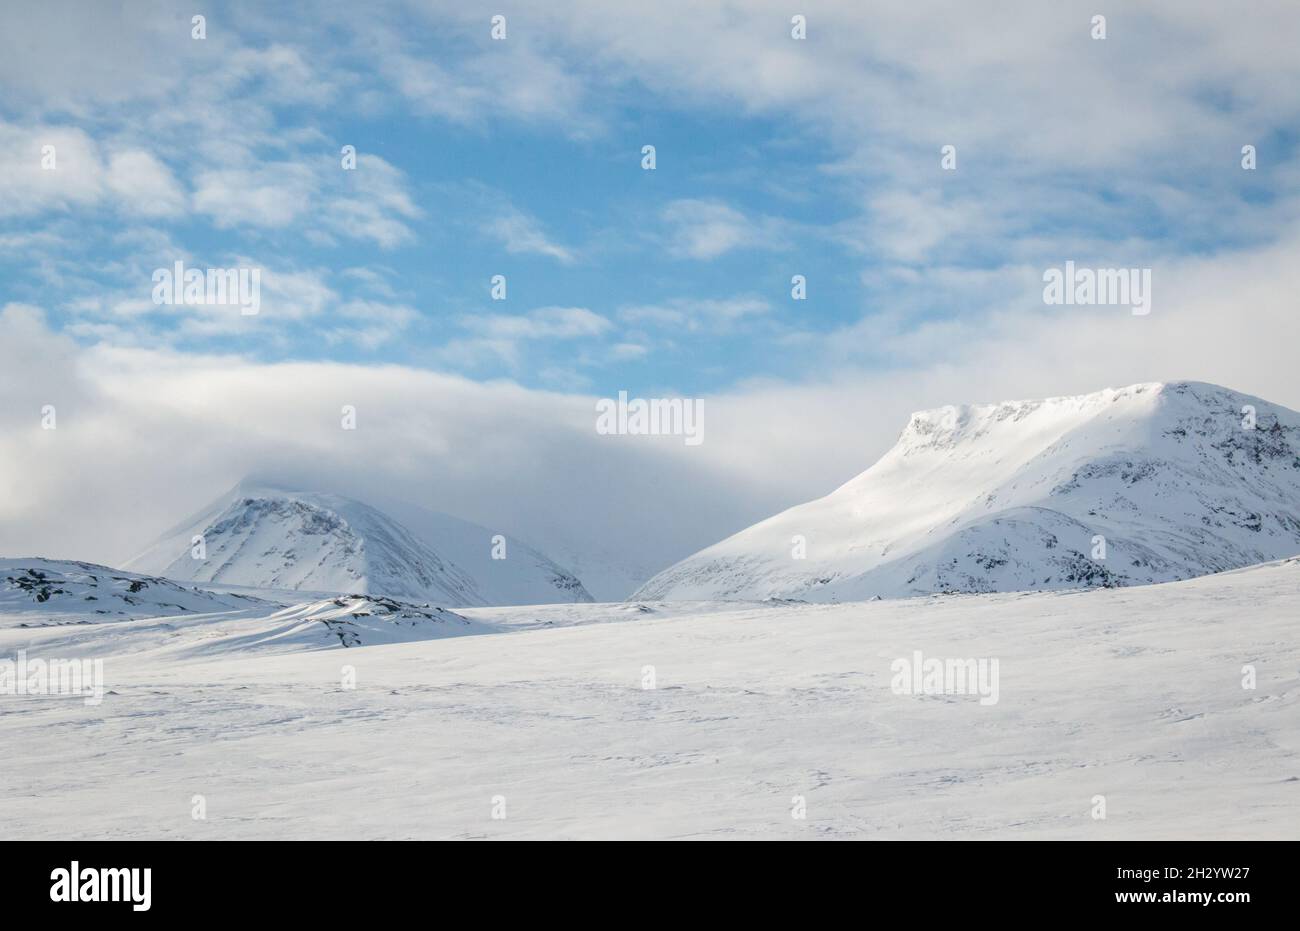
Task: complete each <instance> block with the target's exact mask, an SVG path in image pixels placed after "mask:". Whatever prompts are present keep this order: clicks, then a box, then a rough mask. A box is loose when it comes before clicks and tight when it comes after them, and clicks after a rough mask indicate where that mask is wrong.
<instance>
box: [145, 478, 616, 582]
mask: <svg viewBox="0 0 1300 931" xmlns="http://www.w3.org/2000/svg"><path fill="white" fill-rule="evenodd" d="M403 516H404V517H406V518H409V519H410V520H411V524H412V525H413V529H412V526H408V525H407V524H405V523H399V522H398V521H397V520H394V519H393V518H392V517H389V516H388V515H387V514H384V513H383V512H381V511H379V510H377V509H376V508H373V507H371V506H369V505H367V504H363V503H361V502H359V501H354V500H352V499H350V498H345V497H342V496H339V495H327V494H316V493H308V492H301V491H292V490H287V489H281V488H274V487H268V486H261V485H256V484H252V483H241V484H240V485H238V486H236V488H234V489H233V490H232V491H231V492H229V493H228V494H227V495H225V496H223V497H222V498H220V499H218V501H216V502H215V503H214V504H213V505H212V506H210V507H209V508H208V509H207V510H205V511H204V512H202V513H201V514H199V515H197V516H196V517H194V518H192V519H190V520H188V521H186V522H185V523H184V524H182V525H181V526H180V527H178V528H176V529H175V530H173V531H171V532H169V533H168V534H166V535H164V537H163V538H162V539H161V540H159V541H158V542H157V543H155V544H154V545H153V546H152V547H151V548H150V549H149V550H147V551H146V552H145V553H143V554H141V555H140V556H137V557H136V558H135V559H133V560H131V561H130V562H129V563H128V564H127V565H128V566H129V567H131V568H133V569H141V570H145V571H149V572H155V573H157V574H159V575H163V576H166V577H168V578H174V579H183V580H186V581H192V582H200V583H206V584H212V585H231V586H249V587H255V588H265V589H276V590H289V591H301V592H328V593H335V592H340V593H347V594H370V595H382V596H387V597H390V598H398V599H404V600H409V601H417V602H421V601H436V602H442V603H445V604H448V605H452V606H463V605H486V604H527V603H549V602H557V601H562V602H575V601H590V600H591V596H590V595H589V594H588V593H587V591H586V590H585V589H584V588H583V587H582V583H581V582H580V581H579V580H578V579H577V578H575V577H574V576H573V575H572V574H571V573H569V572H567V571H565V570H564V569H562V568H561V567H559V566H557V565H556V564H555V563H553V562H551V561H550V560H549V559H547V558H546V557H545V556H543V555H542V554H540V553H538V552H537V551H536V550H533V549H531V548H530V547H527V546H525V545H524V544H522V543H518V542H517V541H513V540H510V539H508V538H507V541H506V546H507V550H506V554H507V555H506V558H505V559H492V557H491V549H492V538H493V536H494V533H493V532H492V531H490V530H488V529H487V528H484V527H478V526H476V525H474V524H470V523H468V522H466V521H460V520H457V519H456V518H452V517H448V516H446V515H440V514H433V513H432V512H428V511H423V510H421V509H417V508H407V509H406V511H405V513H404V515H403ZM195 536H202V537H203V542H204V547H205V550H206V553H205V555H204V557H203V558H197V559H196V558H194V556H193V555H192V552H191V540H192V539H193V538H194V537H195Z"/></svg>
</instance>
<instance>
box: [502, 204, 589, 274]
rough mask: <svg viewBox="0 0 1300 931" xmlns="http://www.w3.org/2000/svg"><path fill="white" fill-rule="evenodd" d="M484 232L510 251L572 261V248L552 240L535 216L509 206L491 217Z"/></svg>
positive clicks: (569, 263)
mask: <svg viewBox="0 0 1300 931" xmlns="http://www.w3.org/2000/svg"><path fill="white" fill-rule="evenodd" d="M486 232H487V233H488V235H489V236H491V237H493V238H494V239H496V240H498V241H499V242H500V243H501V244H502V245H503V246H505V249H506V251H507V252H510V253H515V254H518V253H531V254H534V255H545V256H549V257H550V258H553V259H555V260H556V261H558V262H562V263H564V264H565V265H571V264H572V263H573V261H574V254H573V252H572V250H570V249H567V248H565V247H564V246H561V245H559V244H557V243H555V242H553V241H552V240H551V239H550V238H549V237H548V236H547V235H546V232H545V231H544V230H543V229H542V225H541V223H540V222H539V221H538V220H537V218H536V217H532V216H529V215H528V214H526V213H524V212H523V211H521V210H516V209H514V208H509V209H508V210H506V211H505V212H503V213H501V214H499V215H498V216H496V217H493V218H492V219H491V220H490V221H488V224H487V227H486Z"/></svg>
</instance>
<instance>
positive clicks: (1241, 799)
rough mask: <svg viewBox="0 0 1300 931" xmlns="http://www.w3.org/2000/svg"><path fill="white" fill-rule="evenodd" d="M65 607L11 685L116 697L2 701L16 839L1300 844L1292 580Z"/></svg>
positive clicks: (9, 616)
mask: <svg viewBox="0 0 1300 931" xmlns="http://www.w3.org/2000/svg"><path fill="white" fill-rule="evenodd" d="M27 562H31V561H27ZM23 563H24V561H21V560H5V561H4V564H3V566H0V569H3V571H0V580H2V579H3V578H4V577H6V576H8V575H13V574H14V573H15V572H18V571H20V570H19V567H20V564H23ZM67 565H72V564H67ZM53 568H54V567H53V566H52V565H50V564H46V570H51V569H53ZM82 571H85V570H84V569H83V570H82ZM118 575H121V576H123V577H124V578H127V579H128V581H127V582H126V583H121V582H113V583H112V584H114V585H120V584H127V585H128V586H129V584H130V583H129V577H128V576H126V575H125V574H122V573H118ZM149 590H150V591H152V590H153V589H152V587H151V588H150V589H149ZM84 594H85V592H84V591H83V590H80V589H79V590H77V591H76V592H74V593H70V594H69V595H68V597H66V598H62V596H51V597H47V598H46V599H45V600H44V601H40V602H36V601H34V600H33V593H32V592H31V591H29V590H27V589H12V588H11V589H9V590H8V594H7V596H6V599H5V600H4V601H3V604H2V605H0V658H3V657H12V656H13V655H14V654H15V652H16V651H18V650H26V651H27V652H28V653H29V655H40V656H57V657H64V658H68V657H80V656H94V657H102V658H103V659H104V671H105V677H106V680H107V681H106V687H107V689H108V690H109V693H108V694H107V695H105V697H104V700H103V703H102V704H100V705H97V706H88V705H86V704H84V703H83V702H82V701H81V700H80V699H77V698H72V697H47V696H5V697H3V698H0V741H3V745H4V746H5V747H6V749H7V753H8V761H7V763H8V765H7V766H6V772H5V777H4V778H5V791H4V792H3V793H0V824H3V825H4V826H5V835H6V837H9V838H11V839H18V838H42V837H45V838H48V837H59V838H74V837H75V838H156V837H162V838H339V839H344V838H348V839H353V838H473V837H486V838H619V837H629V838H740V837H755V838H902V837H914V838H1034V837H1039V838H1077V839H1093V838H1178V837H1189V838H1211V837H1215V838H1220V837H1221V838H1293V837H1295V836H1296V835H1297V833H1298V832H1300V638H1297V637H1296V635H1295V632H1296V623H1297V620H1296V606H1297V604H1300V599H1298V597H1297V596H1300V561H1297V560H1288V561H1284V562H1279V563H1273V564H1268V565H1264V566H1258V567H1252V568H1249V569H1243V570H1239V571H1235V572H1228V573H1222V574H1218V575H1210V576H1205V577H1202V578H1198V579H1194V580H1190V581H1183V582H1175V583H1169V584H1163V585H1153V586H1141V587H1134V588H1119V589H1106V590H1094V591H1086V592H1078V591H1075V592H1044V593H1012V594H983V595H955V596H930V597H919V598H912V599H904V600H897V601H872V602H862V603H853V604H837V605H814V604H798V603H789V602H768V603H737V602H728V603H723V602H712V603H689V602H674V603H662V602H660V603H656V602H643V603H625V604H565V605H548V606H543V607H511V608H481V607H480V608H471V609H457V610H456V611H455V613H454V614H453V613H452V612H444V613H441V614H438V615H437V617H432V618H424V619H420V618H419V617H417V616H414V615H418V613H419V612H414V614H412V610H411V609H410V606H401V605H396V606H394V605H395V604H396V603H390V604H389V605H385V604H382V603H379V602H377V601H374V600H363V599H354V600H348V599H339V600H338V601H342V603H341V604H340V603H337V602H336V601H324V602H312V603H307V604H304V605H297V606H292V605H281V604H263V605H253V604H251V603H240V604H233V605H231V604H226V605H205V604H202V603H200V602H194V603H192V604H190V605H189V606H188V607H189V608H190V609H195V610H187V611H186V612H185V613H178V614H175V615H174V616H165V617H152V618H149V617H138V616H133V615H131V614H130V613H127V614H124V615H121V616H114V617H111V618H110V617H108V616H105V615H99V616H94V615H90V616H87V615H86V614H85V613H84V612H86V611H87V610H88V609H87V607H86V606H87V605H93V604H95V603H94V602H84ZM61 598H62V600H60V599H61ZM167 600H168V601H171V600H174V599H171V598H168V599H167ZM78 602H80V604H78ZM205 607H208V608H212V609H213V610H211V611H207V612H206V613H204V611H202V610H198V609H202V608H205ZM430 611H431V612H432V609H430ZM404 615H411V616H407V617H404ZM348 617H353V618H354V619H355V621H356V623H357V625H358V626H357V627H356V628H355V630H354V632H356V633H357V636H358V637H359V642H362V643H365V644H375V645H362V646H356V647H351V648H346V647H345V646H344V645H343V640H344V639H346V638H341V637H339V636H337V634H336V633H335V632H333V631H332V630H331V629H330V626H329V625H328V624H327V623H326V620H331V621H333V622H341V621H347V619H348ZM78 618H81V619H82V620H87V621H90V622H89V623H77V622H76V621H77V619H78ZM390 619H391V620H390ZM43 620H44V621H48V622H50V625H51V626H34V625H35V624H38V623H41V622H42V621H43ZM401 621H405V622H406V626H402V625H401V624H400V623H398V622H401ZM20 625H27V626H20ZM394 630H396V631H398V633H397V634H393V639H394V640H401V641H404V642H391V643H382V642H380V643H376V640H375V638H376V637H377V638H379V640H383V639H384V637H386V636H389V635H390V634H392V632H393V631H394ZM465 634H469V635H465ZM915 650H921V651H923V653H924V654H925V655H926V656H934V657H954V658H997V659H998V660H999V669H1000V687H999V699H1000V700H999V701H998V703H997V704H994V705H981V704H980V703H979V700H978V698H977V697H976V696H968V695H930V696H926V695H910V694H907V695H898V694H895V693H894V692H893V691H892V690H891V687H890V686H891V679H892V672H891V669H890V664H891V663H892V662H893V661H894V660H895V659H897V658H905V657H909V656H911V655H912V653H913V651H915ZM1247 664H1251V665H1253V666H1254V667H1255V669H1256V675H1257V677H1258V683H1257V688H1256V689H1254V690H1248V689H1244V688H1243V687H1242V667H1243V666H1244V665H1247ZM344 666H351V667H353V669H354V671H355V683H356V684H355V688H353V689H346V688H343V687H342V682H343V676H344V673H345V671H344V669H343V667H344ZM647 666H652V667H654V675H655V678H656V682H655V685H656V687H655V688H653V689H645V688H643V687H642V685H643V678H644V676H645V674H646V673H645V667H647ZM196 795H201V796H203V799H204V804H205V805H206V819H205V820H195V819H194V818H192V817H191V812H192V810H193V808H194V805H195V800H194V796H196ZM1098 795H1103V796H1105V799H1106V809H1107V811H1106V814H1107V817H1106V818H1105V820H1095V819H1094V818H1093V817H1092V816H1091V812H1092V810H1093V807H1094V801H1093V799H1094V796H1098ZM494 796H501V797H504V806H505V810H504V813H505V817H504V818H502V819H494V818H493V817H492V815H493V808H494ZM794 796H803V797H804V798H805V799H806V805H807V818H806V819H805V820H797V819H794V818H792V817H791V808H792V799H793V797H794ZM497 810H498V813H499V812H500V808H499V806H498V809H497Z"/></svg>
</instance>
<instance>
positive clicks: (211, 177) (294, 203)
mask: <svg viewBox="0 0 1300 931" xmlns="http://www.w3.org/2000/svg"><path fill="white" fill-rule="evenodd" d="M317 185H318V182H317V179H316V176H315V174H314V173H313V172H312V171H311V169H310V168H308V167H307V166H305V165H299V164H293V163H289V162H273V163H270V164H267V165H261V166H258V167H256V168H228V169H221V170H215V171H204V172H200V173H199V175H198V177H197V178H196V179H195V190H194V208H195V209H196V210H198V211H199V212H200V213H206V214H208V215H209V216H211V217H212V218H213V220H214V221H215V222H216V224H217V226H219V227H231V226H241V225H248V226H269V227H283V226H288V225H289V224H290V223H293V222H294V221H296V220H297V219H298V218H299V217H300V216H302V215H303V214H304V213H305V212H306V211H307V209H308V206H309V205H310V203H311V200H312V197H313V195H314V194H315V193H316V189H317Z"/></svg>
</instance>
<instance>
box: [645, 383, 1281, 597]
mask: <svg viewBox="0 0 1300 931" xmlns="http://www.w3.org/2000/svg"><path fill="white" fill-rule="evenodd" d="M1252 416H1253V422H1252ZM1098 538H1104V541H1103V540H1102V539H1098ZM801 541H802V543H801ZM1103 543H1104V549H1103V548H1102V547H1103ZM801 548H802V552H801ZM1297 553H1300V415H1298V414H1296V413H1295V412H1294V411H1291V410H1289V409H1287V408H1284V407H1279V406H1278V405H1275V404H1270V403H1269V402H1267V401H1263V400H1260V399H1259V398H1255V397H1251V396H1249V395H1244V394H1240V393H1238V392H1235V391H1231V390H1229V389H1226V388H1221V387H1218V386H1215V385H1208V384H1203V383H1199V382H1177V383H1167V384H1141V385H1133V386H1130V387H1128V388H1122V389H1119V390H1113V389H1107V390H1105V391H1099V392H1096V393H1094V394H1087V395H1081V396H1077V397H1061V398H1049V399H1047V400H1043V401H1015V402H1007V403H1002V404H992V405H970V406H960V407H951V406H950V407H942V408H938V409H936V410H930V411H923V412H920V413H917V414H913V415H912V418H911V422H910V423H909V424H908V425H907V428H906V429H905V430H904V431H903V433H902V435H901V436H900V437H899V439H898V442H897V443H896V444H895V445H894V447H893V449H891V450H890V451H889V452H888V453H886V454H885V456H884V457H883V458H881V459H880V461H879V462H877V463H876V464H875V465H874V466H872V467H871V468H870V469H868V470H867V471H866V472H863V473H862V474H861V475H859V476H857V477H856V478H854V479H852V480H850V481H849V482H847V483H846V484H844V485H843V486H841V487H840V488H838V489H836V490H835V491H833V492H832V493H831V494H829V495H827V496H826V497H824V498H821V499H818V500H816V501H812V502H809V503H807V504H803V505H800V506H798V507H794V508H791V509H790V510H787V511H784V512H782V513H780V514H777V515H776V516H774V517H771V518H769V519H767V520H765V521H762V522H761V523H758V524H755V525H754V526H752V527H749V528H748V529H746V530H743V531H741V532H740V533H737V534H735V535H734V536H732V537H729V538H728V539H726V540H723V541H722V542H720V543H717V544H715V545H714V546H711V547H709V548H708V549H705V550H702V551H701V552H699V553H696V554H695V555H693V556H691V557H689V558H687V559H685V560H683V561H682V562H680V563H678V564H676V565H674V566H672V567H670V568H668V569H666V570H664V571H663V572H661V573H659V574H658V575H657V576H655V577H654V578H652V579H651V580H650V581H649V582H647V583H646V584H645V585H644V586H642V587H641V588H640V589H639V590H638V591H637V592H636V593H635V594H634V595H633V598H634V599H637V600H643V601H644V600H654V599H716V598H725V599H764V598H795V599H804V600H808V601H849V600H861V599H868V598H872V597H874V596H877V595H879V596H882V597H900V596H907V595H914V594H923V593H933V592H992V591H1017V590H1029V589H1061V588H1081V587H1093V586H1108V587H1109V586H1120V585H1136V584H1144V583H1151V582H1162V581H1171V580H1175V579H1186V578H1191V577H1193V576H1198V575H1204V574H1206V573H1211V572H1219V571H1222V570H1225V569H1233V568H1238V567H1241V566H1246V565H1250V564H1253V563H1259V562H1264V561H1267V560H1272V559H1278V558H1282V557H1287V556H1292V555H1295V554H1297Z"/></svg>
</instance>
